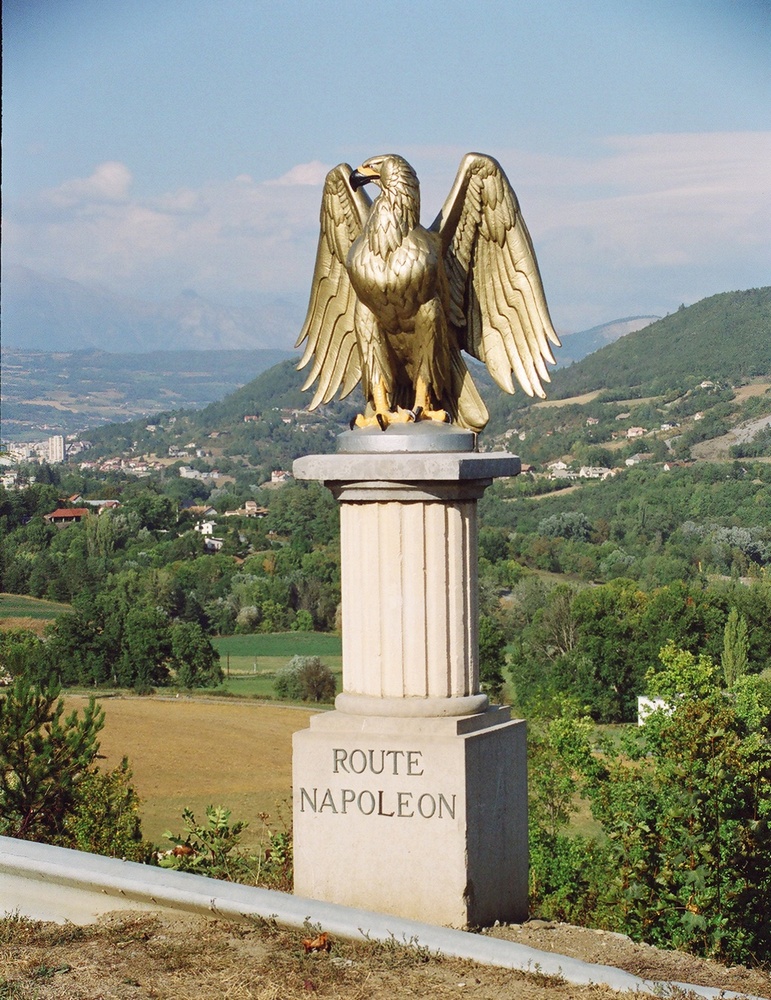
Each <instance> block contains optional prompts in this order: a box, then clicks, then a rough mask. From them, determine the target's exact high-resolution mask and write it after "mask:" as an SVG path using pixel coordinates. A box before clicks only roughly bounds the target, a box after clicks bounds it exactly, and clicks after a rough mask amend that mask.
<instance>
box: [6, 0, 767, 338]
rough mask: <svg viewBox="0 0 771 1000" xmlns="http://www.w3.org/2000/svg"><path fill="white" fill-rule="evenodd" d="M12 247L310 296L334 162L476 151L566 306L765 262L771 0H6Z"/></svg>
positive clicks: (665, 293)
mask: <svg viewBox="0 0 771 1000" xmlns="http://www.w3.org/2000/svg"><path fill="white" fill-rule="evenodd" d="M3 15H4V70H3V159H4V166H3V181H4V183H3V201H4V234H5V235H4V260H5V262H6V263H19V264H23V265H25V266H27V267H31V268H33V269H34V270H37V271H40V272H42V273H44V274H48V275H54V276H62V277H67V278H71V279H73V280H76V281H80V282H82V283H85V284H89V285H98V286H103V287H107V288H109V289H111V290H113V291H115V292H119V293H121V294H125V295H130V296H133V297H138V298H157V299H160V298H171V297H173V296H175V295H177V294H179V292H180V291H182V290H183V289H186V288H193V289H195V290H196V291H197V292H199V293H200V294H201V295H204V296H206V297H208V298H211V299H213V300H216V301H220V302H224V303H232V304H239V303H249V302H253V301H258V300H259V299H260V298H261V297H263V298H264V297H266V296H268V297H269V296H274V295H275V296H281V297H285V298H290V299H295V300H297V301H298V302H299V301H302V300H304V299H305V298H306V297H307V292H308V288H309V283H310V275H311V270H312V266H313V258H314V254H315V245H316V238H317V226H318V222H317V220H318V206H319V200H320V196H321V182H322V180H323V177H324V174H325V172H326V170H327V169H329V168H330V167H331V166H333V165H334V164H335V163H338V162H341V161H347V162H349V163H351V164H352V165H354V166H355V165H356V164H358V163H359V162H361V160H363V159H365V158H366V157H367V156H370V155H373V154H375V153H381V152H399V153H401V154H402V155H405V156H406V157H407V158H408V159H409V160H410V161H411V162H412V163H413V165H414V166H415V168H416V169H417V171H418V174H419V176H420V178H421V182H422V188H423V206H424V212H423V221H424V222H426V223H428V222H430V221H431V220H432V219H433V217H434V215H435V213H436V211H437V210H438V209H439V207H440V205H441V203H442V201H443V199H444V197H445V195H446V193H447V192H448V190H449V188H450V185H451V183H452V180H453V177H454V174H455V170H456V169H457V165H458V163H459V161H460V158H461V156H462V155H463V153H465V152H467V151H469V150H477V151H480V152H485V153H491V154H493V155H495V156H496V157H497V158H498V159H499V160H500V161H501V163H502V165H503V166H504V168H505V170H506V171H507V173H508V175H509V178H510V180H511V182H512V184H513V186H514V188H515V190H516V191H517V194H518V196H519V199H520V203H521V205H522V209H523V214H524V216H525V219H526V221H527V223H528V226H529V228H530V231H531V234H532V236H533V240H534V243H535V246H536V251H537V254H538V257H539V262H540V264H541V270H542V274H543V278H544V284H545V286H546V293H547V298H548V300H549V303H550V306H551V310H552V314H553V318H554V321H555V325H556V326H557V329H558V330H561V331H563V332H570V331H574V330H579V329H585V328H588V327H590V326H593V325H595V324H598V323H602V322H605V321H608V320H611V319H615V318H618V317H622V316H630V315H636V314H640V313H645V314H650V313H653V314H659V315H661V314H664V313H666V312H670V311H672V310H674V309H676V308H677V307H678V305H679V304H680V303H681V302H685V303H686V304H690V303H692V302H695V301H698V300H699V299H700V298H703V297H705V296H707V295H711V294H713V293H715V292H720V291H726V290H729V289H735V288H749V287H754V286H757V285H762V284H769V282H771V249H770V248H771V239H770V238H769V235H770V234H771V57H769V55H768V53H769V52H770V51H771V5H769V4H768V2H767V0H754V2H750V0H614V2H606V0H583V2H571V0H561V2H560V0H541V2H538V0H531V2H528V3H524V2H519V0H509V2H506V3H503V2H497V0H495V2H484V0H477V2H476V3H470V2H465V0H444V2H434V0H425V2H420V0H413V2H412V3H406V2H402V0H393V2H390V3H381V2H377V0H373V2H370V3H368V4H365V3H361V2H358V3H350V2H325V0H317V2H310V0H295V2H294V3H287V4H283V5H282V4H277V3H275V2H272V0H271V2H265V0H218V2H217V3H213V2H212V0H208V2H206V3H203V2H199V0H4V4H3Z"/></svg>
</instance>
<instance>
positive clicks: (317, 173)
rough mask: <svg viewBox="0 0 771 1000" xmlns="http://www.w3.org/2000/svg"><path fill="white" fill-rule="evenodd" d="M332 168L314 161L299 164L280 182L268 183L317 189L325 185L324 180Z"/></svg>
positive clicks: (279, 180)
mask: <svg viewBox="0 0 771 1000" xmlns="http://www.w3.org/2000/svg"><path fill="white" fill-rule="evenodd" d="M329 170H330V168H329V167H328V166H326V165H325V164H324V163H321V162H319V160H312V161H311V162H310V163H298V164H297V166H296V167H292V169H291V170H289V171H287V173H285V174H284V175H283V176H282V177H279V178H278V180H275V181H268V182H267V183H268V184H288V185H296V184H312V185H314V186H316V187H318V186H320V185H321V184H323V183H324V178H325V177H326V176H327V174H328V173H329Z"/></svg>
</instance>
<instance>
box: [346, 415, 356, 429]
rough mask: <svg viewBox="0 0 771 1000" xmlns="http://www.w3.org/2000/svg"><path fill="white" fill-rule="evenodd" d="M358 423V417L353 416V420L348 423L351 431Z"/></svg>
mask: <svg viewBox="0 0 771 1000" xmlns="http://www.w3.org/2000/svg"><path fill="white" fill-rule="evenodd" d="M356 421H357V416H356V415H354V416H352V417H351V419H350V420H349V421H348V426H349V427H350V428H351V430H353V429H354V427H355V426H356Z"/></svg>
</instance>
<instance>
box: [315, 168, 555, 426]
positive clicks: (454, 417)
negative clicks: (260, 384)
mask: <svg viewBox="0 0 771 1000" xmlns="http://www.w3.org/2000/svg"><path fill="white" fill-rule="evenodd" d="M370 182H373V183H375V184H377V185H378V187H379V188H380V192H379V194H378V195H377V197H376V198H375V200H374V201H372V200H371V199H370V198H369V197H368V195H367V194H366V192H365V191H364V190H363V186H364V185H365V184H369V183H370ZM303 341H307V343H306V346H305V353H304V354H303V356H302V358H301V360H300V363H299V365H298V368H304V367H305V366H306V365H308V364H309V363H310V361H311V360H313V365H312V367H311V370H310V374H309V375H308V378H307V380H306V382H305V385H304V386H303V388H304V389H308V388H309V387H310V386H312V385H313V383H314V382H316V381H317V380H318V386H317V387H316V393H315V395H314V397H313V400H312V402H311V409H313V408H314V407H316V406H318V405H319V404H320V403H326V402H329V400H330V399H332V397H333V396H334V395H335V393H336V392H338V391H339V393H340V396H341V398H342V397H345V396H347V395H348V393H349V392H351V391H352V390H353V389H354V388H355V386H356V385H357V384H358V383H359V381H361V383H362V388H363V390H364V395H365V398H366V400H367V407H366V412H365V413H364V414H360V415H359V416H357V417H356V420H355V423H356V425H358V426H360V427H366V426H377V425H379V426H380V427H381V428H382V429H383V430H386V429H387V427H388V425H389V424H391V423H394V422H405V421H409V420H419V419H422V420H425V419H433V420H449V421H452V422H454V423H456V424H458V425H460V426H461V427H466V428H468V429H470V430H472V431H480V430H482V428H483V427H484V426H485V424H486V423H487V420H488V413H487V408H486V406H485V404H484V402H483V400H482V398H481V396H480V395H479V392H478V390H477V388H476V386H475V385H474V383H473V381H472V379H471V375H470V374H469V371H468V368H467V367H466V363H465V361H464V360H463V355H462V354H461V351H462V350H463V351H467V352H468V353H469V354H470V355H472V356H473V357H475V358H478V359H479V360H480V361H483V362H484V363H485V364H486V365H487V368H488V370H489V372H490V374H491V375H492V377H493V378H494V379H495V381H496V382H497V384H498V385H499V386H500V387H501V389H503V390H505V391H506V392H510V393H511V392H514V384H513V382H512V378H511V376H512V373H513V374H514V375H516V377H517V381H518V382H519V384H520V385H521V386H522V388H523V389H524V390H525V392H526V393H527V394H528V395H530V396H532V395H533V394H535V395H537V396H541V397H543V396H544V395H545V394H544V391H543V387H542V385H541V383H542V382H548V381H549V375H548V372H547V369H546V362H547V361H549V362H551V363H554V357H553V355H552V352H551V348H550V347H549V341H551V343H552V344H555V345H557V346H559V343H560V342H559V339H558V337H557V334H556V333H555V332H554V328H553V326H552V323H551V319H550V318H549V310H548V307H547V305H546V299H545V297H544V292H543V286H542V284H541V276H540V274H539V271H538V264H537V262H536V259H535V252H534V250H533V244H532V243H531V241H530V235H529V233H528V231H527V227H526V226H525V223H524V220H523V219H522V216H521V214H520V211H519V205H518V203H517V197H516V195H515V194H514V191H513V190H512V188H511V185H510V184H509V181H508V179H507V177H506V175H505V174H504V172H503V170H502V169H501V167H500V165H499V164H498V163H497V162H496V161H495V160H494V159H492V158H491V157H489V156H482V155H480V154H479V153H468V154H467V155H466V156H464V158H463V161H462V162H461V165H460V169H459V170H458V175H457V177H456V178H455V183H454V185H453V187H452V190H451V191H450V194H449V197H448V198H447V201H446V202H445V204H444V207H443V208H442V210H441V212H440V213H439V215H438V216H437V218H436V220H435V221H434V223H433V225H432V226H431V227H430V228H429V229H424V228H423V226H421V224H420V188H419V185H418V178H417V175H416V174H415V171H414V170H413V169H412V167H411V166H410V165H409V163H407V161H406V160H405V159H403V158H402V157H401V156H396V155H393V154H389V155H386V156H373V157H371V158H370V159H369V160H366V162H364V163H363V164H362V165H361V166H360V167H358V168H357V169H356V170H353V171H352V170H351V168H350V166H348V164H346V163H341V164H340V165H339V166H337V167H335V168H334V169H333V170H330V172H329V173H328V174H327V178H326V181H325V183H324V194H323V197H322V201H321V235H320V238H319V246H318V251H317V254H316V265H315V269H314V273H313V285H312V288H311V297H310V304H309V306H308V315H307V317H306V319H305V324H304V326H303V328H302V331H301V333H300V336H299V338H298V341H297V346H300V345H301V344H302V343H303ZM352 426H353V422H352Z"/></svg>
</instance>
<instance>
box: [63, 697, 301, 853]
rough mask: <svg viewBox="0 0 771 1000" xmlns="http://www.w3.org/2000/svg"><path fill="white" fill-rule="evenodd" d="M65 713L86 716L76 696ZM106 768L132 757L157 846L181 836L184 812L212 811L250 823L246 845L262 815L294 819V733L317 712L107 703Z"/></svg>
mask: <svg viewBox="0 0 771 1000" xmlns="http://www.w3.org/2000/svg"><path fill="white" fill-rule="evenodd" d="M65 701H66V710H67V711H68V712H69V711H71V710H72V709H73V708H78V709H79V710H82V707H83V705H84V704H85V703H86V699H85V697H77V696H70V697H68V698H67V699H65ZM100 703H101V705H102V707H103V708H104V711H105V726H104V729H103V730H102V732H101V733H100V736H99V739H100V743H101V753H102V754H103V755H104V760H102V761H101V762H100V766H101V767H102V768H103V769H107V768H110V767H114V766H115V765H117V764H119V763H120V760H121V758H122V757H123V756H126V757H128V759H129V762H130V764H131V767H132V769H133V772H134V786H135V787H136V789H137V792H138V793H139V796H140V798H141V799H142V810H141V811H142V830H143V833H144V835H145V837H146V838H147V839H148V840H151V841H153V842H155V843H164V844H165V843H166V842H165V841H163V840H162V835H163V832H164V830H172V832H174V833H178V832H179V831H180V830H181V829H182V822H181V815H182V810H183V808H184V807H185V806H187V807H189V808H191V809H192V810H193V812H194V813H195V814H196V817H203V815H204V810H205V808H206V806H207V805H223V806H227V808H228V809H230V810H231V811H232V813H233V819H242V820H247V821H248V822H249V824H250V826H249V829H248V830H247V833H246V836H245V837H244V841H245V842H247V843H248V842H249V841H250V840H252V841H256V840H258V839H259V835H260V822H259V819H258V815H259V813H261V812H266V813H269V814H270V816H271V817H272V818H273V820H274V822H277V821H278V820H279V819H280V817H279V812H280V811H281V806H282V803H286V805H285V806H284V808H283V812H284V814H285V817H286V818H287V819H289V818H290V816H291V801H290V799H291V784H292V733H294V732H295V731H296V730H298V729H305V728H307V726H308V719H309V718H310V716H311V714H312V712H310V711H309V710H307V709H302V708H299V709H298V708H291V707H277V706H272V705H261V704H259V703H257V702H253V701H238V700H235V699H234V700H230V701H228V700H224V699H223V700H221V701H220V700H216V699H211V700H210V699H203V698H200V699H199V698H185V697H179V698H174V697H169V698H137V697H109V698H103V699H101V702H100Z"/></svg>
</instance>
